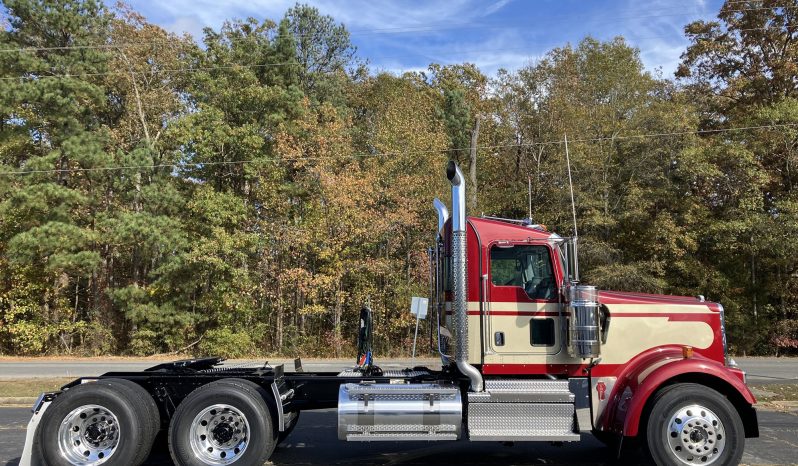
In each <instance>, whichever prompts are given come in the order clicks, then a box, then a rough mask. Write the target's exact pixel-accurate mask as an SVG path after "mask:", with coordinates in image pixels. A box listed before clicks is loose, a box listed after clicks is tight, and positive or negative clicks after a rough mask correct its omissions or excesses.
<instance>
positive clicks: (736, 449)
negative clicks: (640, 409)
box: [645, 383, 745, 466]
mask: <svg viewBox="0 0 798 466" xmlns="http://www.w3.org/2000/svg"><path fill="white" fill-rule="evenodd" d="M693 406H698V407H699V409H697V410H695V411H696V412H695V413H693V411H694V410H690V409H689V408H691V407H693ZM701 408H705V409H701ZM680 413H681V415H679V414H680ZM677 415H678V416H677ZM677 417H678V418H679V420H678V421H676V418H677ZM672 420H674V421H673V422H672ZM645 429H646V430H645V434H646V442H645V445H646V447H647V453H648V454H649V455H650V457H651V459H652V460H653V461H654V462H655V463H656V464H658V465H660V466H665V465H673V464H684V462H683V461H681V460H680V459H679V457H678V456H677V455H684V456H687V457H688V458H687V461H688V462H693V461H694V462H695V464H707V465H709V464H711V465H712V466H733V465H737V464H740V460H741V458H742V456H743V451H744V450H745V430H744V428H743V422H742V420H741V419H740V415H739V414H738V413H737V410H736V409H735V408H734V406H733V405H732V404H731V402H729V400H728V399H727V398H726V397H725V396H723V395H721V394H720V393H718V392H717V391H715V390H713V389H711V388H709V387H707V386H705V385H699V384H694V383H680V384H675V385H671V386H669V387H667V388H665V389H663V390H661V391H660V392H659V393H657V394H656V395H655V397H654V399H653V400H652V407H651V412H650V413H649V416H648V419H647V421H646V424H645ZM716 448H720V449H718V450H717V451H715V449H716ZM695 452H698V453H695ZM690 457H692V458H693V460H692V461H691V460H689V458H690Z"/></svg>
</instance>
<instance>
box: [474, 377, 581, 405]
mask: <svg viewBox="0 0 798 466" xmlns="http://www.w3.org/2000/svg"><path fill="white" fill-rule="evenodd" d="M468 401H469V403H573V402H574V394H573V393H571V390H570V389H569V388H568V380H508V379H494V380H486V381H485V391H484V392H478V393H469V394H468Z"/></svg>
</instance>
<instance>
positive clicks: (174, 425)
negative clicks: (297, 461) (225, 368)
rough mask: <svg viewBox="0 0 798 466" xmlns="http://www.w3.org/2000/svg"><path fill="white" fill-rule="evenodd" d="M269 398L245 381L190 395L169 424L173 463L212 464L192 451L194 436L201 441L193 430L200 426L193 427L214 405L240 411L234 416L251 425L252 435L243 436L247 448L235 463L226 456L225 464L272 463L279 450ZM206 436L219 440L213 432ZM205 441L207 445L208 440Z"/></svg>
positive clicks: (218, 383) (219, 383) (182, 465)
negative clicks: (274, 453) (199, 416)
mask: <svg viewBox="0 0 798 466" xmlns="http://www.w3.org/2000/svg"><path fill="white" fill-rule="evenodd" d="M267 396H268V393H267V392H266V391H265V390H263V389H262V388H261V387H259V386H258V385H257V384H255V383H252V382H249V381H246V380H242V379H229V380H219V381H216V382H211V383H209V384H207V385H203V386H202V387H199V388H197V389H196V390H194V391H193V392H191V393H190V394H189V395H188V396H187V397H186V399H185V400H183V401H182V402H181V403H180V404H179V405H178V406H177V410H176V411H175V414H174V416H173V417H172V422H171V423H170V424H169V452H170V453H171V455H172V460H173V461H174V462H175V464H177V465H180V466H205V465H207V464H209V463H207V462H204V461H202V459H200V458H198V457H197V454H195V452H194V449H193V448H192V436H196V438H199V431H196V432H195V430H194V429H195V427H196V428H198V429H199V425H197V426H193V425H192V424H193V423H194V419H195V418H196V417H197V416H198V415H199V414H201V413H203V412H204V411H205V410H207V409H208V408H210V407H212V406H213V405H219V404H222V405H226V406H229V407H231V408H233V409H235V410H236V411H237V413H235V416H236V419H239V417H238V416H239V414H240V415H241V416H243V418H244V420H246V423H247V424H248V425H249V431H248V432H246V433H244V435H245V439H246V448H245V449H244V450H243V451H242V452H241V453H240V454H239V453H237V452H236V453H233V454H238V455H239V456H238V457H237V458H236V459H234V460H232V461H230V456H227V457H226V460H225V461H226V462H228V464H235V465H237V466H238V465H247V466H248V465H252V466H255V465H257V466H261V465H262V464H263V463H265V462H266V461H267V460H268V459H269V457H270V456H271V455H272V453H273V452H274V448H275V447H276V446H277V429H275V427H274V422H273V420H272V414H271V411H270V410H269V406H268V405H267V403H266V397H267ZM211 413H213V415H215V416H216V415H217V413H215V412H213V411H211ZM221 419H225V416H224V415H222V417H221ZM236 422H238V421H236ZM222 424H225V422H224V421H223V422H222V423H221V424H220V425H219V427H220V428H221V427H224V428H228V427H231V428H233V429H235V427H233V426H232V425H230V426H227V425H224V426H223V425H222ZM236 425H238V424H236ZM203 432H205V433H207V436H206V437H207V438H210V437H211V436H213V441H217V440H218V438H217V437H216V434H214V433H212V431H211V430H210V428H208V429H206V430H204V431H203ZM233 432H238V434H232V435H241V434H242V433H241V432H240V431H239V430H234V431H233ZM202 440H203V441H205V438H203V439H202ZM227 440H230V439H227ZM242 440H243V439H242ZM195 441H196V439H195ZM212 448H213V447H211V449H212ZM222 450H224V448H223V449H222ZM222 450H215V451H222ZM211 464H212V463H211Z"/></svg>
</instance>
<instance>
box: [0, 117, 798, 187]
mask: <svg viewBox="0 0 798 466" xmlns="http://www.w3.org/2000/svg"><path fill="white" fill-rule="evenodd" d="M792 127H798V123H783V124H772V125H759V126H740V127H734V128H719V129H706V130H696V131H674V132H667V133H648V134H637V135H629V136H614V137H600V138H583V139H572V140H569V142H570V143H575V142H579V143H587V142H599V141H619V140H630V139H646V138H658V137H668V136H686V135H692V134H717V133H726V132H732V131H746V130H753V129H775V128H792ZM564 142H565V141H564V140H554V141H542V142H529V143H516V144H495V145H478V146H477V149H503V148H513V147H535V146H545V145H560V144H563V143H564ZM468 149H470V148H468V147H466V148H459V149H442V150H434V151H431V150H426V151H407V152H405V151H394V152H379V153H361V154H352V155H345V156H333V157H292V158H271V159H250V160H227V161H216V162H213V161H212V162H183V163H163V164H151V165H126V166H112V167H88V168H62V169H43V170H19V171H8V172H0V176H13V175H29V174H42V173H72V172H102V171H117V170H143V169H155V168H190V167H206V166H217V165H243V164H249V163H281V162H303V161H324V160H347V159H366V158H382V157H389V156H401V155H429V154H439V153H441V152H456V151H464V150H468Z"/></svg>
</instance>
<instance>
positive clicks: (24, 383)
mask: <svg viewBox="0 0 798 466" xmlns="http://www.w3.org/2000/svg"><path fill="white" fill-rule="evenodd" d="M73 380H75V377H52V378H36V379H18V380H17V379H0V397H25V396H39V393H41V392H52V391H56V390H59V389H60V388H61V387H62V386H64V385H66V384H68V383H69V382H71V381H73Z"/></svg>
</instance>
